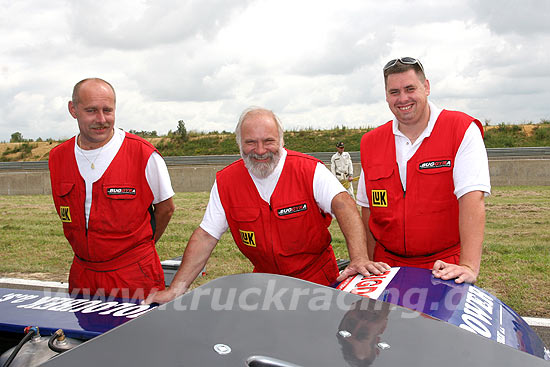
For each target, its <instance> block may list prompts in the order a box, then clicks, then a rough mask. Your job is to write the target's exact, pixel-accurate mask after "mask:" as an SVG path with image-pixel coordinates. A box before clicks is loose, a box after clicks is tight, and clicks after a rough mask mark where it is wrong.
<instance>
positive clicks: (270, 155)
mask: <svg viewBox="0 0 550 367" xmlns="http://www.w3.org/2000/svg"><path fill="white" fill-rule="evenodd" d="M273 156H274V154H273V152H265V153H264V154H256V153H251V154H249V157H250V158H253V159H259V160H263V159H268V158H273Z"/></svg>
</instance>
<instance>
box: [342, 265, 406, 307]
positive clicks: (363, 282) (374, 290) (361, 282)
mask: <svg viewBox="0 0 550 367" xmlns="http://www.w3.org/2000/svg"><path fill="white" fill-rule="evenodd" d="M399 269H400V268H399V267H395V268H391V269H390V270H388V271H386V272H384V273H382V274H379V275H369V276H364V275H361V274H357V275H354V276H352V277H349V278H348V279H346V280H344V281H342V283H340V284H338V286H337V287H336V289H339V290H341V291H344V292H349V293H353V294H357V295H360V296H364V297H369V298H373V299H376V298H378V297H379V296H380V295H381V294H382V292H383V291H384V289H386V287H387V286H388V284H390V282H391V280H392V279H393V277H394V276H395V274H397V272H398V271H399Z"/></svg>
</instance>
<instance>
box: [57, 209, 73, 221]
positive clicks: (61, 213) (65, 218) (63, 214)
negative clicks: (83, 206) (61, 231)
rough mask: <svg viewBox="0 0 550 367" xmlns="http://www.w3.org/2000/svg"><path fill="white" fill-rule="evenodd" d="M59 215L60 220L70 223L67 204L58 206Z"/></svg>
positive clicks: (69, 212) (69, 211)
mask: <svg viewBox="0 0 550 367" xmlns="http://www.w3.org/2000/svg"><path fill="white" fill-rule="evenodd" d="M59 217H61V221H62V222H67V223H71V222H72V220H71V210H70V209H69V207H68V206H60V207H59Z"/></svg>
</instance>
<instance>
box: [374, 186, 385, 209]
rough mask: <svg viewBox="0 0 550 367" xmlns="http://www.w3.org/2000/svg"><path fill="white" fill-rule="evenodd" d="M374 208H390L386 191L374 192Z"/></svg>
mask: <svg viewBox="0 0 550 367" xmlns="http://www.w3.org/2000/svg"><path fill="white" fill-rule="evenodd" d="M372 206H381V207H384V208H386V207H387V206H388V193H387V192H386V190H372Z"/></svg>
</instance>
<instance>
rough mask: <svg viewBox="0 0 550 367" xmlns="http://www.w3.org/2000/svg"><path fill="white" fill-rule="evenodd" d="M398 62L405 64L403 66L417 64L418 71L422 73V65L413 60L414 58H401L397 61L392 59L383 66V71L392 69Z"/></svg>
mask: <svg viewBox="0 0 550 367" xmlns="http://www.w3.org/2000/svg"><path fill="white" fill-rule="evenodd" d="M398 62H400V63H402V64H405V65H415V64H418V66H420V70H422V72H424V67H423V66H422V64H421V63H420V61H419V60H417V59H415V58H414V57H401V58H399V59H393V60H390V61H389V62H388V63H387V64H386V65H385V66H384V71H386V70H388V69H390V68H393V67H394V66H395V64H397V63H398Z"/></svg>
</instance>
